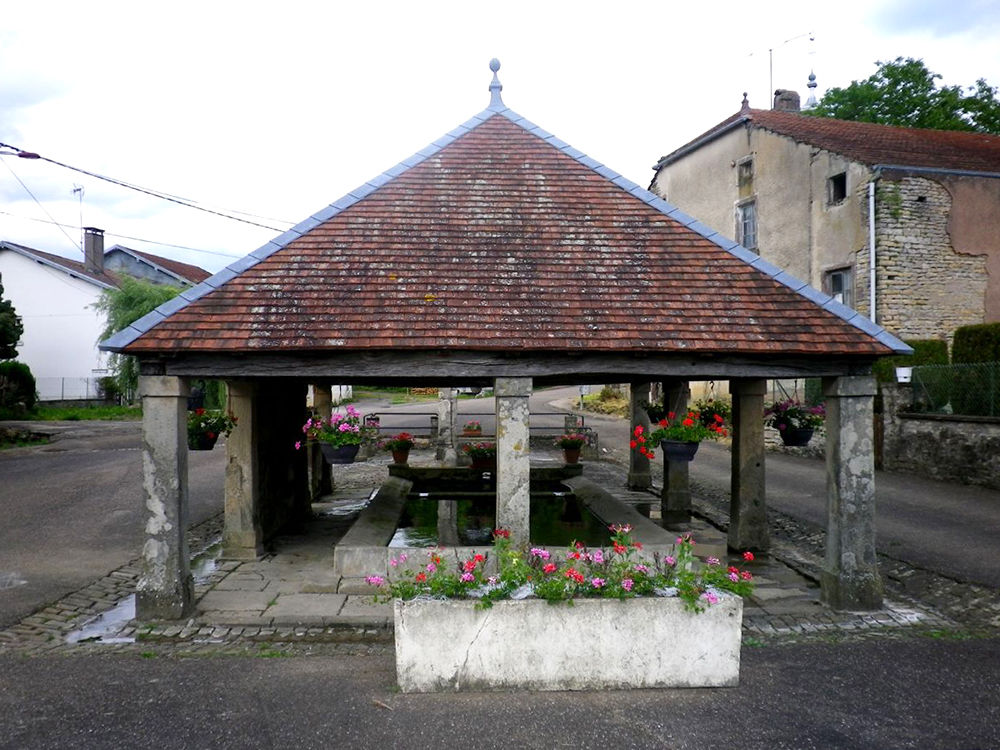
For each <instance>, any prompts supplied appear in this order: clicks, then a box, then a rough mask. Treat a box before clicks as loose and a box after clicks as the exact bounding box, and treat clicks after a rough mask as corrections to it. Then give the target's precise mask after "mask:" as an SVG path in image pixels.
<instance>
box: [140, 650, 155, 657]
mask: <svg viewBox="0 0 1000 750" xmlns="http://www.w3.org/2000/svg"><path fill="white" fill-rule="evenodd" d="M139 656H141V657H142V658H143V659H155V658H156V652H155V651H143V652H142V653H140V654H139Z"/></svg>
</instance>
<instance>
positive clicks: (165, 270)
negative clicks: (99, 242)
mask: <svg viewBox="0 0 1000 750" xmlns="http://www.w3.org/2000/svg"><path fill="white" fill-rule="evenodd" d="M115 250H118V251H120V252H123V253H125V254H126V255H131V256H132V257H133V258H135V259H136V260H137V261H139V262H140V263H145V264H147V265H150V266H152V267H153V268H155V269H156V270H157V271H159V272H160V273H165V274H167V276H172V277H173V278H175V279H177V280H178V281H179V282H181V283H182V284H190V283H191V279H188V278H186V277H184V276H181V275H180V274H179V273H177V272H176V271H171V270H170V269H168V268H164V267H163V266H161V265H160V264H159V263H157V262H156V261H155V260H150V259H149V258H147V257H146V256H144V255H139V251H138V250H133V249H132V248H130V247H125V245H112V246H111V247H109V248H108V249H107V250H105V251H104V255H105V256H107V255H109V254H111V253H113V252H114V251H115Z"/></svg>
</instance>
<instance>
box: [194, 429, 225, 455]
mask: <svg viewBox="0 0 1000 750" xmlns="http://www.w3.org/2000/svg"><path fill="white" fill-rule="evenodd" d="M218 439H219V436H218V435H217V434H215V433H214V432H202V433H198V434H197V435H190V434H189V435H188V450H192V451H210V450H212V448H214V447H215V442H216V441H217V440H218Z"/></svg>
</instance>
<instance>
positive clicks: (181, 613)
mask: <svg viewBox="0 0 1000 750" xmlns="http://www.w3.org/2000/svg"><path fill="white" fill-rule="evenodd" d="M140 586H141V584H140ZM193 614H194V580H193V579H192V578H191V576H190V575H189V576H188V577H187V578H186V579H185V580H184V583H183V584H182V585H181V586H180V587H179V588H178V589H177V590H176V591H173V592H164V591H149V590H146V591H144V590H143V589H141V588H140V589H139V590H138V591H136V593H135V618H136V619H137V620H140V621H143V622H151V621H155V620H186V619H188V618H189V617H191V615H193Z"/></svg>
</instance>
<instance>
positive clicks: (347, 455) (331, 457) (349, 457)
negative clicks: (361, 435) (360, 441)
mask: <svg viewBox="0 0 1000 750" xmlns="http://www.w3.org/2000/svg"><path fill="white" fill-rule="evenodd" d="M319 449H320V450H321V451H323V458H325V459H326V460H327V463H331V464H353V463H354V458H355V457H356V456H357V455H358V451H359V450H361V446H360V445H330V444H329V443H320V444H319Z"/></svg>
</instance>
